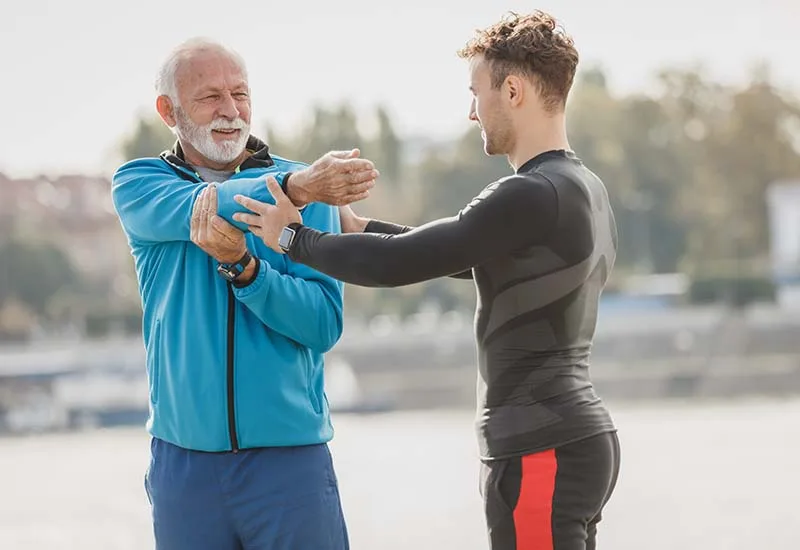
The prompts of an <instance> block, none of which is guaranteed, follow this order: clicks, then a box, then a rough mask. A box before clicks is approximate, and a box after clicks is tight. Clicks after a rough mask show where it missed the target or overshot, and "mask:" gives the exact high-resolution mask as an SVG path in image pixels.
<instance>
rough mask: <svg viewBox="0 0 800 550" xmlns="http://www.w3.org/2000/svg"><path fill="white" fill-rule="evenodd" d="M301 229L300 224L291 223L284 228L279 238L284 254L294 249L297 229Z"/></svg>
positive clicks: (279, 244)
mask: <svg viewBox="0 0 800 550" xmlns="http://www.w3.org/2000/svg"><path fill="white" fill-rule="evenodd" d="M299 227H300V224H299V223H290V224H289V225H287V226H286V227H284V228H283V230H282V231H281V234H280V235H279V236H278V246H280V247H281V250H283V251H284V252H289V249H290V248H292V243H293V242H294V238H295V236H296V235H297V229H298V228H299Z"/></svg>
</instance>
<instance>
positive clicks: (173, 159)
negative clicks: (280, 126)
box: [159, 135, 275, 174]
mask: <svg viewBox="0 0 800 550" xmlns="http://www.w3.org/2000/svg"><path fill="white" fill-rule="evenodd" d="M246 148H247V150H248V152H249V153H250V154H249V155H248V156H247V158H245V159H244V161H242V163H241V164H240V165H239V166H237V167H236V172H241V171H242V170H247V169H249V168H268V167H270V166H272V165H274V164H275V161H273V160H272V157H271V156H269V146H267V144H266V143H264V142H263V141H261V140H260V139H258V138H257V137H255V136H253V135H251V136H250V137H249V138H248V139H247V145H246ZM159 156H160V158H161V159H162V160H164V161H165V162H167V164H170V165H171V166H172V167H173V168H182V169H183V170H187V171H189V172H191V173H192V174H195V173H196V170H195V169H194V167H193V166H192V165H191V164H189V163H188V162H186V157H185V156H184V153H183V148H182V147H181V143H180V141H177V140H176V141H175V145H174V146H173V147H172V149H171V150H169V151H164V152H163V153H161V155H159Z"/></svg>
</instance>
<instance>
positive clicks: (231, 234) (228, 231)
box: [211, 215, 242, 241]
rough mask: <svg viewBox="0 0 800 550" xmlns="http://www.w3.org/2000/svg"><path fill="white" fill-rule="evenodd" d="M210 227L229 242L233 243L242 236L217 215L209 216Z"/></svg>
mask: <svg viewBox="0 0 800 550" xmlns="http://www.w3.org/2000/svg"><path fill="white" fill-rule="evenodd" d="M211 227H213V228H214V229H215V230H216V231H218V232H219V233H222V235H224V236H225V237H226V238H227V239H229V240H231V241H235V240H236V239H238V238H239V237H240V236H241V235H242V232H241V231H239V230H238V229H237V228H236V227H234V226H233V225H231V224H229V223H228V222H226V221H225V220H224V219H223V218H222V217H220V216H217V215H213V216H211Z"/></svg>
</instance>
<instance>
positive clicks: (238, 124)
mask: <svg viewBox="0 0 800 550" xmlns="http://www.w3.org/2000/svg"><path fill="white" fill-rule="evenodd" d="M175 119H176V124H175V128H174V130H175V133H176V134H177V135H178V137H179V138H180V139H181V140H183V141H186V142H188V143H190V144H191V145H192V147H194V148H195V149H196V150H197V152H198V153H200V154H201V155H203V156H204V157H205V158H207V159H208V160H210V161H212V162H218V163H221V164H225V163H229V162H233V161H234V160H236V158H237V157H238V156H239V155H241V154H242V152H243V151H244V148H245V147H247V139H248V138H249V137H250V124H248V123H246V122H245V121H244V120H242V119H241V118H237V119H235V120H227V119H225V118H217V119H215V120H212V121H211V122H210V123H209V124H207V125H205V126H198V125H197V124H195V123H194V122H192V120H191V119H190V118H189V117H188V116H187V115H186V113H185V112H184V111H183V109H181V108H180V107H176V108H175ZM221 129H222V130H239V137H238V139H236V140H228V141H223V142H222V143H217V142H216V141H214V136H213V135H212V134H211V131H212V130H221Z"/></svg>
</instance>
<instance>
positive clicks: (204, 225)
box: [190, 184, 247, 264]
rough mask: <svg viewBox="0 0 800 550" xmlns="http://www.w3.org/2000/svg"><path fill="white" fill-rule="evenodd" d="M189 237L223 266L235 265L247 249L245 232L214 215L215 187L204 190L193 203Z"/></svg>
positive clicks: (215, 205) (215, 211)
mask: <svg viewBox="0 0 800 550" xmlns="http://www.w3.org/2000/svg"><path fill="white" fill-rule="evenodd" d="M190 238H191V240H192V242H193V243H194V244H196V245H197V246H199V247H200V248H201V249H202V250H203V251H204V252H206V253H207V254H208V255H209V256H211V257H212V258H215V259H216V260H217V261H218V262H220V263H223V264H232V263H234V262H238V261H239V260H240V259H241V258H242V256H244V253H245V251H246V250H247V244H246V243H245V239H244V233H242V232H241V231H239V230H238V229H236V228H235V227H234V226H232V225H231V224H229V223H228V222H226V221H225V220H223V219H222V218H221V217H219V216H218V215H217V187H216V185H214V184H211V185H209V186H208V187H206V188H205V189H203V191H202V192H201V193H200V196H198V197H197V200H195V203H194V208H193V209H192V221H191V225H190Z"/></svg>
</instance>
